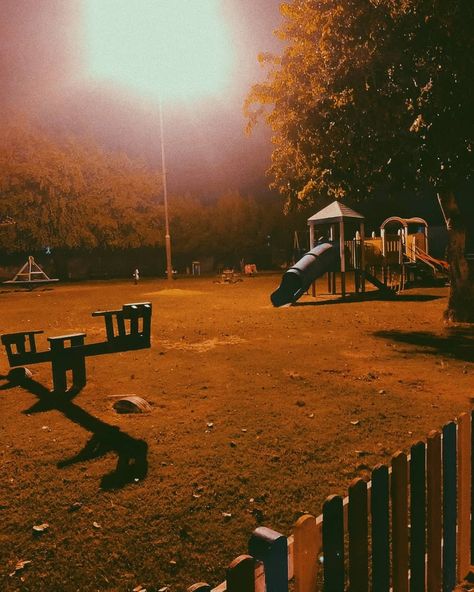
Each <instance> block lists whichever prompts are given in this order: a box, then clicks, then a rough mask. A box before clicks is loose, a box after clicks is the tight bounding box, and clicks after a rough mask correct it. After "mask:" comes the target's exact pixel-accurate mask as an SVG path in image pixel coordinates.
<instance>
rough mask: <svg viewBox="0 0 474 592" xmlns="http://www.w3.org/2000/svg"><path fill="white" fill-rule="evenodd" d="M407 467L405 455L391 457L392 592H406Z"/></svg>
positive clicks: (401, 453)
mask: <svg viewBox="0 0 474 592" xmlns="http://www.w3.org/2000/svg"><path fill="white" fill-rule="evenodd" d="M407 470H408V465H407V455H406V454H405V453H404V452H397V453H396V454H395V455H394V456H393V457H392V481H391V487H390V494H391V498H392V580H393V582H392V583H393V592H408V483H407V481H408V472H407Z"/></svg>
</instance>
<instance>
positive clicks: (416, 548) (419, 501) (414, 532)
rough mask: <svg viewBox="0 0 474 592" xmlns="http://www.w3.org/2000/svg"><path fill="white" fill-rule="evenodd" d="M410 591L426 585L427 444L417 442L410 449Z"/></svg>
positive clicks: (414, 591) (415, 590)
mask: <svg viewBox="0 0 474 592" xmlns="http://www.w3.org/2000/svg"><path fill="white" fill-rule="evenodd" d="M410 523H411V545H410V592H419V591H420V590H424V589H425V585H426V575H425V571H426V565H425V549H426V537H425V529H426V445H425V443H424V442H417V443H416V444H414V445H413V446H412V447H411V450H410Z"/></svg>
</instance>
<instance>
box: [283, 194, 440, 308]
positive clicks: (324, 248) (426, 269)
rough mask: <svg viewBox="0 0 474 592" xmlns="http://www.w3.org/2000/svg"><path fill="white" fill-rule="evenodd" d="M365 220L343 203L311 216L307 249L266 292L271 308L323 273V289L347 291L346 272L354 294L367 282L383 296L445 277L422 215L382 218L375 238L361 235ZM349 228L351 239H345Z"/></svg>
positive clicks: (311, 284)
mask: <svg viewBox="0 0 474 592" xmlns="http://www.w3.org/2000/svg"><path fill="white" fill-rule="evenodd" d="M364 223H365V219H364V216H363V215H362V214H359V213H358V212H355V211H354V210H352V209H351V208H349V207H348V206H346V205H345V204H342V203H340V202H338V201H334V202H333V203H332V204H330V205H328V206H327V207H326V208H323V209H322V210H320V211H319V212H317V213H316V214H314V215H313V216H311V217H310V218H308V226H309V243H310V250H309V251H308V252H307V253H306V254H305V255H303V257H302V258H301V259H300V260H299V261H298V262H297V263H295V264H294V265H293V266H292V267H290V269H288V270H287V271H286V272H285V274H284V275H283V278H282V281H281V284H280V286H279V288H278V289H277V290H275V291H274V292H273V293H272V295H271V301H272V303H273V305H274V306H276V307H279V306H284V305H289V304H292V303H294V302H296V301H297V300H298V299H299V298H300V297H301V296H302V295H303V294H304V293H305V292H307V291H308V290H309V288H310V287H311V289H312V295H313V296H316V285H315V280H316V279H317V278H319V277H321V276H323V275H324V274H325V273H327V276H328V293H329V294H336V293H337V273H338V272H339V277H340V293H341V296H342V298H345V297H346V295H347V289H346V285H347V283H346V274H347V273H348V272H351V273H353V275H354V289H355V292H356V294H364V293H365V287H366V281H368V282H370V283H371V284H373V285H374V286H375V287H376V288H377V289H378V290H379V291H381V292H385V293H386V294H392V293H394V292H400V291H402V290H404V289H405V288H406V287H408V285H413V283H414V282H415V281H418V280H421V281H423V280H427V279H430V280H440V279H441V280H446V279H447V276H448V271H449V265H448V263H447V262H446V261H443V260H440V259H436V258H435V257H432V256H431V255H429V253H428V224H427V222H426V221H425V220H423V218H400V217H397V216H393V217H390V218H387V219H386V220H385V221H384V222H383V223H382V225H381V226H380V236H379V237H376V236H375V233H372V237H371V238H368V239H366V238H365V224H364ZM350 232H352V233H353V236H354V238H353V239H349V240H347V239H346V237H347V236H348V235H349V233H350Z"/></svg>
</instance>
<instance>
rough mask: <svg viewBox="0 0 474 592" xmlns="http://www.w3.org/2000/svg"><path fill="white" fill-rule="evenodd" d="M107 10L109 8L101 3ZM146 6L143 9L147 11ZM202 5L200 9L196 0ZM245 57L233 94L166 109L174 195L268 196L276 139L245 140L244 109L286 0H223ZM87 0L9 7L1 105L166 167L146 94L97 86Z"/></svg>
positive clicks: (32, 0) (1, 38)
mask: <svg viewBox="0 0 474 592" xmlns="http://www.w3.org/2000/svg"><path fill="white" fill-rule="evenodd" d="M97 1H100V0H97ZM138 1H139V0H137V3H138ZM196 2H199V0H196ZM221 4H222V11H223V13H224V16H225V21H226V23H227V26H228V30H229V40H228V41H229V44H230V45H231V47H232V49H233V51H234V53H235V55H236V58H237V59H235V60H234V68H233V71H232V82H231V84H230V85H229V86H228V88H227V90H226V92H225V94H223V95H222V96H215V97H211V98H207V99H205V100H204V99H203V100H199V101H194V102H188V103H181V104H171V103H167V104H165V110H164V114H165V146H166V157H167V172H168V184H169V190H170V192H171V193H173V192H175V193H178V192H190V193H194V194H199V195H209V196H210V197H213V196H215V195H217V194H219V193H220V192H223V191H225V190H226V189H239V190H240V191H242V192H243V193H248V192H252V193H254V194H256V195H262V194H265V193H267V184H268V180H267V179H266V178H265V176H264V171H265V169H266V168H267V167H268V165H269V155H270V144H269V133H268V131H267V130H264V129H260V130H257V133H256V134H254V135H253V136H252V137H251V138H248V137H246V136H245V134H244V126H245V120H244V119H243V115H242V103H243V100H244V97H245V95H246V94H247V92H248V90H249V88H250V86H251V84H252V83H254V82H256V81H257V80H258V79H259V78H261V76H262V70H261V68H260V66H259V65H258V63H257V54H258V53H259V52H260V51H269V50H270V51H271V50H274V51H278V47H279V46H278V42H277V40H276V39H275V38H274V37H273V35H272V31H273V30H274V29H275V28H276V26H277V25H278V23H279V21H280V16H279V12H278V6H279V4H280V2H279V0H222V2H221ZM81 7H82V5H81V0H1V8H2V11H1V13H2V15H1V19H0V83H1V84H0V103H1V106H2V107H3V110H4V113H5V112H8V111H5V109H6V108H8V107H9V106H10V107H11V106H13V107H14V108H15V109H21V110H24V111H25V112H31V113H35V114H37V115H38V116H39V117H40V119H41V120H42V121H43V122H45V123H47V125H49V126H50V127H51V128H52V129H55V130H58V131H64V132H66V133H79V134H85V135H87V136H89V137H92V138H94V139H95V140H96V141H97V142H98V143H99V144H101V145H104V146H106V147H107V148H111V149H118V150H123V151H125V152H127V153H129V154H130V155H132V156H141V157H144V158H145V159H146V160H147V161H148V162H149V163H151V164H153V165H154V166H156V167H158V168H159V167H160V148H159V141H160V136H159V125H158V106H157V105H156V104H153V103H150V102H149V101H146V100H144V99H142V98H141V97H140V96H139V95H138V94H137V93H136V92H134V91H128V90H124V89H122V88H119V87H118V86H113V85H110V84H105V83H98V82H94V81H92V80H91V79H89V78H88V77H87V68H86V64H85V59H84V46H83V39H82V29H81V16H82V15H81Z"/></svg>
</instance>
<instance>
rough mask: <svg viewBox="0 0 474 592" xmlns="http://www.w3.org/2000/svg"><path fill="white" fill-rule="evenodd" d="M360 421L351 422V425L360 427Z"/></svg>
mask: <svg viewBox="0 0 474 592" xmlns="http://www.w3.org/2000/svg"><path fill="white" fill-rule="evenodd" d="M359 424H360V421H359V420H358V419H355V420H354V421H351V425H353V426H356V425H359Z"/></svg>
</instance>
